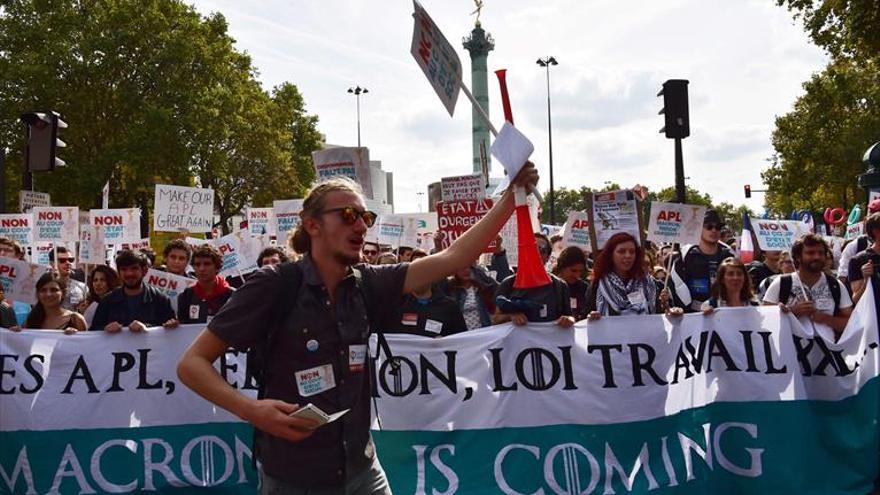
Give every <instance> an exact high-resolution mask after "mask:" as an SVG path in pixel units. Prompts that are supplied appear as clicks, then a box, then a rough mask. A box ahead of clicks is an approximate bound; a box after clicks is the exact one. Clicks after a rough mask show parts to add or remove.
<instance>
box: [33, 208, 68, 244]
mask: <svg viewBox="0 0 880 495" xmlns="http://www.w3.org/2000/svg"><path fill="white" fill-rule="evenodd" d="M31 211H32V212H33V214H34V242H76V241H77V240H79V208H78V207H76V206H45V207H34V208H33V209H32V210H31Z"/></svg>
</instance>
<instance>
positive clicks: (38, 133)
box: [21, 111, 67, 172]
mask: <svg viewBox="0 0 880 495" xmlns="http://www.w3.org/2000/svg"><path fill="white" fill-rule="evenodd" d="M21 121H22V122H24V123H25V124H27V126H28V130H27V148H26V150H25V159H26V160H27V167H28V170H29V171H31V172H43V171H51V170H55V167H62V166H64V165H66V164H65V163H64V160H62V159H60V158H58V156H57V151H58V148H63V147H65V146H67V145H66V144H65V143H64V141H62V140H60V139H58V129H64V128H66V127H67V124H66V123H65V122H64V121H63V120H61V116H60V115H58V113H57V112H51V111H50V112H28V113H25V114H22V115H21Z"/></svg>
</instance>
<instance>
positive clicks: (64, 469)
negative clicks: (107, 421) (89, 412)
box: [0, 423, 257, 494]
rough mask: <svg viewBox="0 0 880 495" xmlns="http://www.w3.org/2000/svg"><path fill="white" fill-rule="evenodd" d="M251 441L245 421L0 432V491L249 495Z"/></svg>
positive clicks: (253, 482)
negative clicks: (28, 474) (244, 494)
mask: <svg viewBox="0 0 880 495" xmlns="http://www.w3.org/2000/svg"><path fill="white" fill-rule="evenodd" d="M251 436H252V430H251V427H250V425H248V424H246V423H210V424H194V425H185V426H162V427H149V428H118V429H116V428H114V429H100V430H65V431H17V432H3V433H2V442H0V467H2V473H0V493H15V494H24V493H29V492H30V493H41V494H42V493H47V492H49V491H50V490H52V489H53V488H54V489H55V491H56V493H62V494H66V493H113V492H116V493H141V492H152V493H175V494H188V493H206V492H210V493H232V494H237V493H255V490H256V481H257V477H256V472H255V470H254V468H253V465H252V462H251V452H250V450H251ZM28 471H30V473H32V476H30V477H29V476H27V472H28ZM7 479H9V480H11V481H12V483H13V486H9V481H7ZM56 479H57V481H56Z"/></svg>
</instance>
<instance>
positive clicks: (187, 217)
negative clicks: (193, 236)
mask: <svg viewBox="0 0 880 495" xmlns="http://www.w3.org/2000/svg"><path fill="white" fill-rule="evenodd" d="M213 224H214V191H213V190H212V189H202V188H199V187H184V186H172V185H166V184H156V195H155V208H154V210H153V230H155V231H156V232H193V233H200V232H210V231H211V227H212V226H213Z"/></svg>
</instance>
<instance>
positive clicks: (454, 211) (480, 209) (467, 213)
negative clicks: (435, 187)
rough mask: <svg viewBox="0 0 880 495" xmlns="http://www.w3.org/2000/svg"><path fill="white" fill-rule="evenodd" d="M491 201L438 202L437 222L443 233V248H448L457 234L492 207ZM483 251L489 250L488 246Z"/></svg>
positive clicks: (487, 199)
mask: <svg viewBox="0 0 880 495" xmlns="http://www.w3.org/2000/svg"><path fill="white" fill-rule="evenodd" d="M492 203H493V201H492V200H491V199H489V198H486V199H472V200H466V201H440V202H438V203H437V223H438V225H439V227H440V231H441V232H443V234H444V235H443V246H442V247H443V249H446V248H448V247H449V245H450V244H451V243H453V242H455V240H456V239H458V237H459V236H461V235H462V234H464V233H465V232H467V230H468V229H469V228H471V227H472V226H473V225H474V224H475V223H477V222H478V221H480V219H481V218H483V216H485V215H486V212H488V211H489V210H490V209H491V208H492ZM484 252H491V250H490V248H489V246H487V247H486V250H485V251H484Z"/></svg>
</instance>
